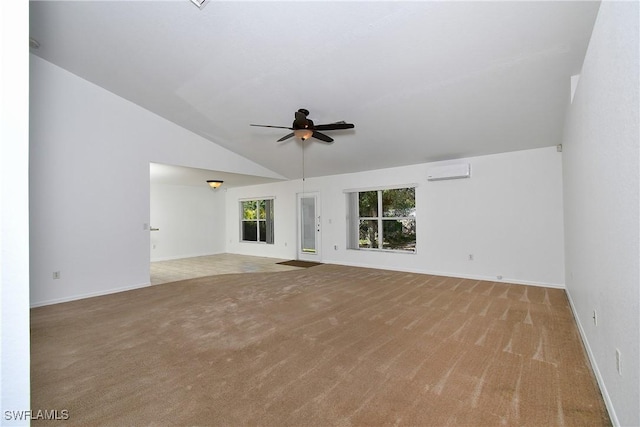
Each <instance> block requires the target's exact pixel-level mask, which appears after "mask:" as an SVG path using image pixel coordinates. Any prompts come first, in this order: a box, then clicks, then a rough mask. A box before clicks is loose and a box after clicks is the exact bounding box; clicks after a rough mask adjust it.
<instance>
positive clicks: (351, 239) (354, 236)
mask: <svg viewBox="0 0 640 427" xmlns="http://www.w3.org/2000/svg"><path fill="white" fill-rule="evenodd" d="M417 187H418V184H405V185H393V186H385V187H368V188H359V189H349V190H343V193H345V196H346V199H347V200H346V205H347V210H348V212H347V245H346V248H347V250H357V251H371V252H389V253H401V254H416V253H417V252H418V248H417V234H416V246H415V247H414V249H413V250H406V249H388V248H384V247H382V246H383V245H384V232H383V222H384V221H385V220H395V221H398V220H403V219H409V218H410V217H405V216H402V217H395V216H394V217H385V216H384V211H383V207H382V192H383V191H385V190H401V189H405V188H413V189H414V195H413V201H414V205H415V203H416V194H415V189H416V188H417ZM372 191H376V192H377V193H378V194H377V196H378V197H377V199H378V200H377V202H378V206H377V211H378V216H376V217H360V203H359V194H360V193H364V192H372ZM414 209H416V208H415V206H414ZM412 219H413V221H414V223H417V221H416V216H413V218H412ZM361 220H369V221H377V226H378V234H379V236H378V242H377V243H378V246H379V247H377V248H361V247H360V241H359V235H360V221H361Z"/></svg>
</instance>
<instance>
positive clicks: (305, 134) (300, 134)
mask: <svg viewBox="0 0 640 427" xmlns="http://www.w3.org/2000/svg"><path fill="white" fill-rule="evenodd" d="M293 134H294V135H295V136H296V137H297V138H300V139H301V140H303V141H306V140H307V139H309V138H311V137H312V136H313V131H312V130H310V129H295V130H294V131H293Z"/></svg>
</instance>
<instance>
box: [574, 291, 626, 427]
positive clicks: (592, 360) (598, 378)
mask: <svg viewBox="0 0 640 427" xmlns="http://www.w3.org/2000/svg"><path fill="white" fill-rule="evenodd" d="M566 293H567V299H568V300H569V306H570V307H571V312H572V314H573V318H574V319H575V321H576V325H578V331H579V332H580V337H581V338H582V343H583V344H584V348H585V349H586V351H587V356H588V357H589V362H590V363H591V369H593V373H594V375H595V376H596V381H598V386H599V387H600V393H602V398H603V399H604V404H605V406H606V407H607V411H608V412H609V418H611V424H613V425H614V427H620V421H618V417H617V415H616V411H615V409H614V408H613V402H612V401H611V397H610V396H609V392H608V391H607V386H606V384H605V382H604V378H602V374H601V373H600V369H599V368H598V363H597V362H596V358H595V356H594V355H593V351H592V350H591V347H590V346H589V341H588V340H587V334H586V333H585V332H584V328H583V326H582V323H581V322H580V318H579V317H578V311H577V310H576V307H575V305H574V304H573V299H571V294H570V293H569V291H567V292H566Z"/></svg>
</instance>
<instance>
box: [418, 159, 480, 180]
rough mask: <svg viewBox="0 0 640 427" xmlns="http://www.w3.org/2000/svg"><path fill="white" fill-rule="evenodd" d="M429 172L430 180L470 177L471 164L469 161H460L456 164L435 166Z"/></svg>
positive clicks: (428, 178) (428, 177)
mask: <svg viewBox="0 0 640 427" xmlns="http://www.w3.org/2000/svg"><path fill="white" fill-rule="evenodd" d="M427 173H428V175H427V180H428V181H442V180H445V179H460V178H470V177H471V165H470V164H469V163H458V164H455V165H445V166H435V167H433V168H431V169H429V170H428V171H427Z"/></svg>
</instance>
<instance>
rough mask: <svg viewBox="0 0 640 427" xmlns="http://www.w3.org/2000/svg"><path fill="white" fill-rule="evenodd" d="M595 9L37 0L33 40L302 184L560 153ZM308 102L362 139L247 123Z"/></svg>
mask: <svg viewBox="0 0 640 427" xmlns="http://www.w3.org/2000/svg"><path fill="white" fill-rule="evenodd" d="M598 7H599V2H590V1H589V2H580V1H568V2H551V1H550V2H541V1H534V2H520V1H513V2H504V1H500V2H431V1H423V2H421V1H406V2H405V1H390V2H383V1H335V2H331V1H317V2H313V1H255V2H250V1H215V0H211V1H210V2H209V3H208V4H207V5H206V7H204V8H203V9H202V10H200V9H198V8H197V7H195V6H194V5H193V4H192V3H191V2H190V1H188V0H178V1H153V2H152V1H31V2H30V15H31V19H30V35H31V37H32V38H34V39H36V40H37V41H38V42H39V43H40V48H39V49H37V50H33V49H32V53H34V54H36V55H38V56H40V57H42V58H44V59H46V60H47V61H50V62H52V63H54V64H56V65H58V66H60V67H62V68H64V69H67V70H68V71H70V72H72V73H74V74H76V75H78V76H80V77H82V78H84V79H86V80H88V81H91V82H93V83H95V84H97V85H99V86H101V87H103V88H105V89H107V90H109V91H111V92H113V93H115V94H117V95H119V96H121V97H123V98H125V99H128V100H130V101H132V102H134V103H136V104H138V105H140V106H142V107H144V108H146V109H148V110H150V111H152V112H154V113H156V114H158V115H160V116H162V117H164V118H166V119H168V120H170V121H172V122H174V123H176V124H178V125H180V126H182V127H184V128H187V129H189V130H191V131H193V132H195V133H197V134H199V135H201V136H203V137H204V138H207V139H209V140H210V141H211V142H212V143H215V144H219V145H221V146H223V147H225V148H227V149H229V150H231V151H233V152H236V153H238V154H240V155H242V156H245V157H247V158H249V159H251V160H253V161H255V162H257V163H259V164H262V165H263V166H265V167H267V168H269V169H271V170H273V171H275V172H277V173H278V174H280V175H283V176H286V177H288V178H298V177H300V176H301V175H302V156H303V154H304V157H305V168H306V169H305V175H306V176H322V175H331V174H337V173H347V172H355V171H362V170H371V169H378V168H385V167H393V166H402V165H408V164H416V163H423V162H428V161H433V160H442V159H451V158H458V157H467V156H476V155H483V154H492V153H498V152H508V151H514V150H522V149H529V148H537V147H544V146H552V145H556V144H559V143H560V142H561V140H562V132H563V123H564V117H565V113H566V110H567V107H568V104H569V98H570V77H571V76H572V75H574V74H578V73H579V72H580V68H581V66H582V61H583V58H584V55H585V52H586V48H587V45H588V42H589V38H590V36H591V31H592V28H593V24H594V21H595V17H596V14H597V11H598ZM299 108H306V109H308V110H309V111H310V112H311V114H310V115H309V118H311V119H313V120H314V122H315V123H316V124H319V123H331V122H335V121H339V120H345V121H348V122H351V123H354V124H355V129H353V130H341V131H332V132H327V134H330V135H331V136H332V137H334V138H335V140H336V141H335V143H334V144H331V145H327V144H323V143H321V142H317V141H316V140H314V139H311V140H308V141H307V142H304V143H302V142H301V141H299V140H294V139H291V140H288V141H287V142H284V143H277V142H276V140H277V139H278V138H280V137H281V136H283V135H285V134H286V133H288V131H287V130H284V129H268V128H258V127H250V126H249V124H250V123H258V124H273V125H280V126H290V125H291V122H292V121H293V119H294V116H293V113H294V112H295V111H296V110H297V109H299ZM179 143H180V142H179V141H176V144H179ZM303 145H304V153H303V150H302V148H303Z"/></svg>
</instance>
